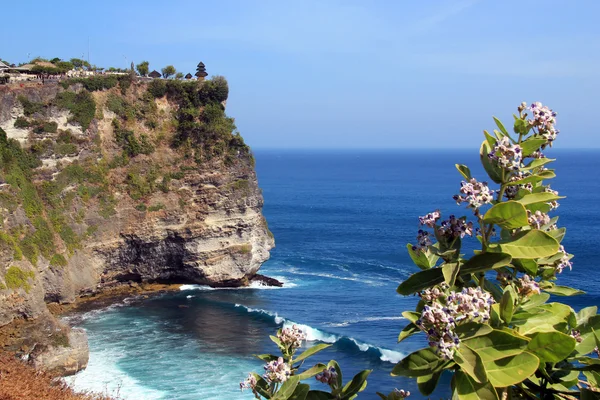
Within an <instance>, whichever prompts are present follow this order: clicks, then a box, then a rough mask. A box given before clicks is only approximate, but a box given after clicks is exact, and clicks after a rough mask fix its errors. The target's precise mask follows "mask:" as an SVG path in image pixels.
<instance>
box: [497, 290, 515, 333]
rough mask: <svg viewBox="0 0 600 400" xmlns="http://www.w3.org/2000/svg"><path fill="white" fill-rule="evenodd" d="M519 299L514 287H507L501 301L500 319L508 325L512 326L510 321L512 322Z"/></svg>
mask: <svg viewBox="0 0 600 400" xmlns="http://www.w3.org/2000/svg"><path fill="white" fill-rule="evenodd" d="M517 298H518V296H517V293H516V292H515V290H514V289H513V287H512V286H507V287H506V288H505V289H504V294H503V295H502V299H501V300H500V318H502V320H503V321H504V322H506V323H507V324H510V321H511V320H512V317H513V313H514V312H515V303H516V301H517Z"/></svg>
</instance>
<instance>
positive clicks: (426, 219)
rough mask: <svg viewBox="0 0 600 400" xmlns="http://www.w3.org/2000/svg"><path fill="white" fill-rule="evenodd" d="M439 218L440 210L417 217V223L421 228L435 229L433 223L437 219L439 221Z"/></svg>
mask: <svg viewBox="0 0 600 400" xmlns="http://www.w3.org/2000/svg"><path fill="white" fill-rule="evenodd" d="M441 216H442V214H440V210H435V211H433V212H430V213H429V214H427V215H424V216H422V217H419V223H420V224H421V226H428V227H430V228H435V223H436V222H437V220H438V219H440V217H441Z"/></svg>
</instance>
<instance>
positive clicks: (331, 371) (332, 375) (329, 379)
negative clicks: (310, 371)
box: [315, 367, 338, 386]
mask: <svg viewBox="0 0 600 400" xmlns="http://www.w3.org/2000/svg"><path fill="white" fill-rule="evenodd" d="M337 376H338V374H337V371H336V370H335V368H333V367H330V368H325V369H324V370H323V372H321V373H318V374H317V375H316V376H315V379H316V380H318V381H319V382H321V383H324V384H326V385H330V386H331V385H332V384H333V383H334V382H336V380H337Z"/></svg>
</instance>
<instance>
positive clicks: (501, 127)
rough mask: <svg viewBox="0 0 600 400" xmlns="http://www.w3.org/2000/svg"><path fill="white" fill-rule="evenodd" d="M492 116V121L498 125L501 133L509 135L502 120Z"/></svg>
mask: <svg viewBox="0 0 600 400" xmlns="http://www.w3.org/2000/svg"><path fill="white" fill-rule="evenodd" d="M493 118H494V122H495V123H496V126H497V127H498V129H500V132H502V134H503V135H504V136H508V137H510V135H509V134H508V131H507V130H506V128H505V127H504V125H503V124H502V122H501V121H500V120H499V119H498V118H496V117H493Z"/></svg>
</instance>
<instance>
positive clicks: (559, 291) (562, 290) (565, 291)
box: [544, 285, 585, 296]
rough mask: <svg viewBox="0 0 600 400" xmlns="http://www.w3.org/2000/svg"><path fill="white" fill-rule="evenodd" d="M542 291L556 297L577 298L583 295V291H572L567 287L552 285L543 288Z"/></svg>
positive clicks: (572, 289)
mask: <svg viewBox="0 0 600 400" xmlns="http://www.w3.org/2000/svg"><path fill="white" fill-rule="evenodd" d="M544 290H545V291H546V292H548V293H550V294H554V295H556V296H579V295H581V294H585V292H584V291H582V290H579V289H574V288H572V287H568V286H559V285H552V286H548V287H545V288H544Z"/></svg>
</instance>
